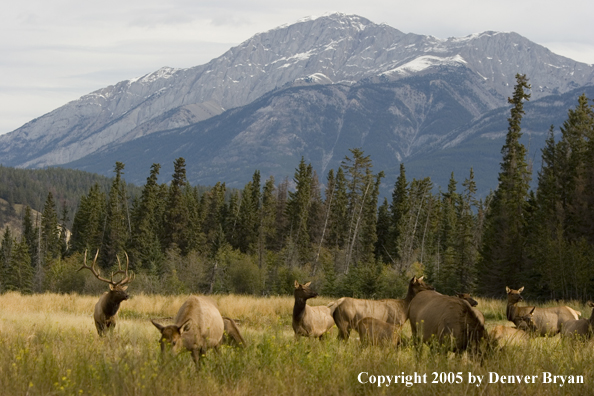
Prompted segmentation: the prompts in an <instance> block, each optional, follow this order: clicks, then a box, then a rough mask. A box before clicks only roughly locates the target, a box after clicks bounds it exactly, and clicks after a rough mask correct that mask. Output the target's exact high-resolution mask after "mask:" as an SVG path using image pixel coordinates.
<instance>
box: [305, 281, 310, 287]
mask: <svg viewBox="0 0 594 396" xmlns="http://www.w3.org/2000/svg"><path fill="white" fill-rule="evenodd" d="M309 285H311V282H307V283H306V284H305V285H303V286H305V287H309Z"/></svg>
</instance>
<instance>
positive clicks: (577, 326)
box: [561, 301, 594, 338]
mask: <svg viewBox="0 0 594 396" xmlns="http://www.w3.org/2000/svg"><path fill="white" fill-rule="evenodd" d="M588 306H589V307H591V308H592V313H591V314H590V319H577V320H568V321H567V322H565V323H564V324H563V330H562V333H561V334H562V335H564V336H574V337H575V336H581V337H583V338H586V337H588V338H589V337H592V333H593V332H594V303H592V302H591V301H588Z"/></svg>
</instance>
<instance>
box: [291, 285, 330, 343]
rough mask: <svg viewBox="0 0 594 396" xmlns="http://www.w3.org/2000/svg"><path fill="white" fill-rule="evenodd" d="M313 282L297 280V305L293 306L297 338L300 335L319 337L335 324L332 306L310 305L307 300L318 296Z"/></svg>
mask: <svg viewBox="0 0 594 396" xmlns="http://www.w3.org/2000/svg"><path fill="white" fill-rule="evenodd" d="M310 284H311V282H307V283H306V284H304V285H301V284H299V282H297V281H295V292H294V295H295V305H294V306H293V330H294V331H295V338H299V336H304V337H318V338H320V339H322V336H323V335H324V334H325V333H326V332H328V331H329V330H330V329H331V328H332V327H333V326H334V319H333V318H332V308H334V305H333V304H332V303H331V304H329V305H331V306H332V308H331V307H329V306H325V305H320V306H315V307H312V306H309V305H307V303H306V301H307V300H308V299H310V298H314V297H317V296H318V293H316V292H315V291H314V290H312V289H311V288H310V287H309V286H310Z"/></svg>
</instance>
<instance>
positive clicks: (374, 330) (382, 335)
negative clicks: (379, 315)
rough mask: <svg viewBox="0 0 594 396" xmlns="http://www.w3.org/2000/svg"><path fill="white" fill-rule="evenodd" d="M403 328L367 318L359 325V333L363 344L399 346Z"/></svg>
mask: <svg viewBox="0 0 594 396" xmlns="http://www.w3.org/2000/svg"><path fill="white" fill-rule="evenodd" d="M401 328H402V326H400V325H394V324H391V323H388V322H384V321H383V320H379V319H376V318H370V317H366V318H363V319H361V320H360V321H359V322H358V323H357V332H358V333H359V338H360V339H361V343H362V344H371V345H398V344H399V343H400V330H401Z"/></svg>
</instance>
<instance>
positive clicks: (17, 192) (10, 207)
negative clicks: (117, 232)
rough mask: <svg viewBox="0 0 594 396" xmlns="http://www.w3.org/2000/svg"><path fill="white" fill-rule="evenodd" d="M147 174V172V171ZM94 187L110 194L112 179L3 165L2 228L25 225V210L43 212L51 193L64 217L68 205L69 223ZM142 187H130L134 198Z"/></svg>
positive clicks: (0, 173)
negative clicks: (97, 186)
mask: <svg viewBox="0 0 594 396" xmlns="http://www.w3.org/2000/svg"><path fill="white" fill-rule="evenodd" d="M147 173H148V170H147ZM95 183H97V184H99V186H100V187H101V188H102V189H103V191H105V192H108V191H109V189H110V188H111V183H112V179H111V178H109V177H107V176H101V175H98V174H95V173H89V172H84V171H80V170H75V169H65V168H47V169H37V170H33V169H15V168H9V167H5V166H1V165H0V199H1V200H2V201H1V202H0V227H1V228H2V229H4V228H5V226H6V225H7V224H9V225H10V226H11V228H12V226H13V225H14V224H18V225H19V227H20V223H21V221H22V217H21V210H22V206H30V207H31V208H32V209H33V210H35V211H39V212H42V211H43V206H44V205H45V201H46V199H47V195H48V193H49V192H50V191H51V193H52V195H53V197H54V201H55V202H56V206H57V208H56V210H57V212H58V214H61V211H62V206H63V205H65V206H66V208H68V212H69V213H70V215H69V217H70V220H72V218H73V217H74V213H75V211H76V210H77V208H78V204H79V202H80V197H81V196H83V195H85V194H87V193H88V192H89V189H90V188H91V186H93V185H94V184H95ZM139 191H140V189H139V187H136V186H135V185H133V184H129V185H128V193H129V194H130V195H131V196H136V195H138V194H139Z"/></svg>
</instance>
